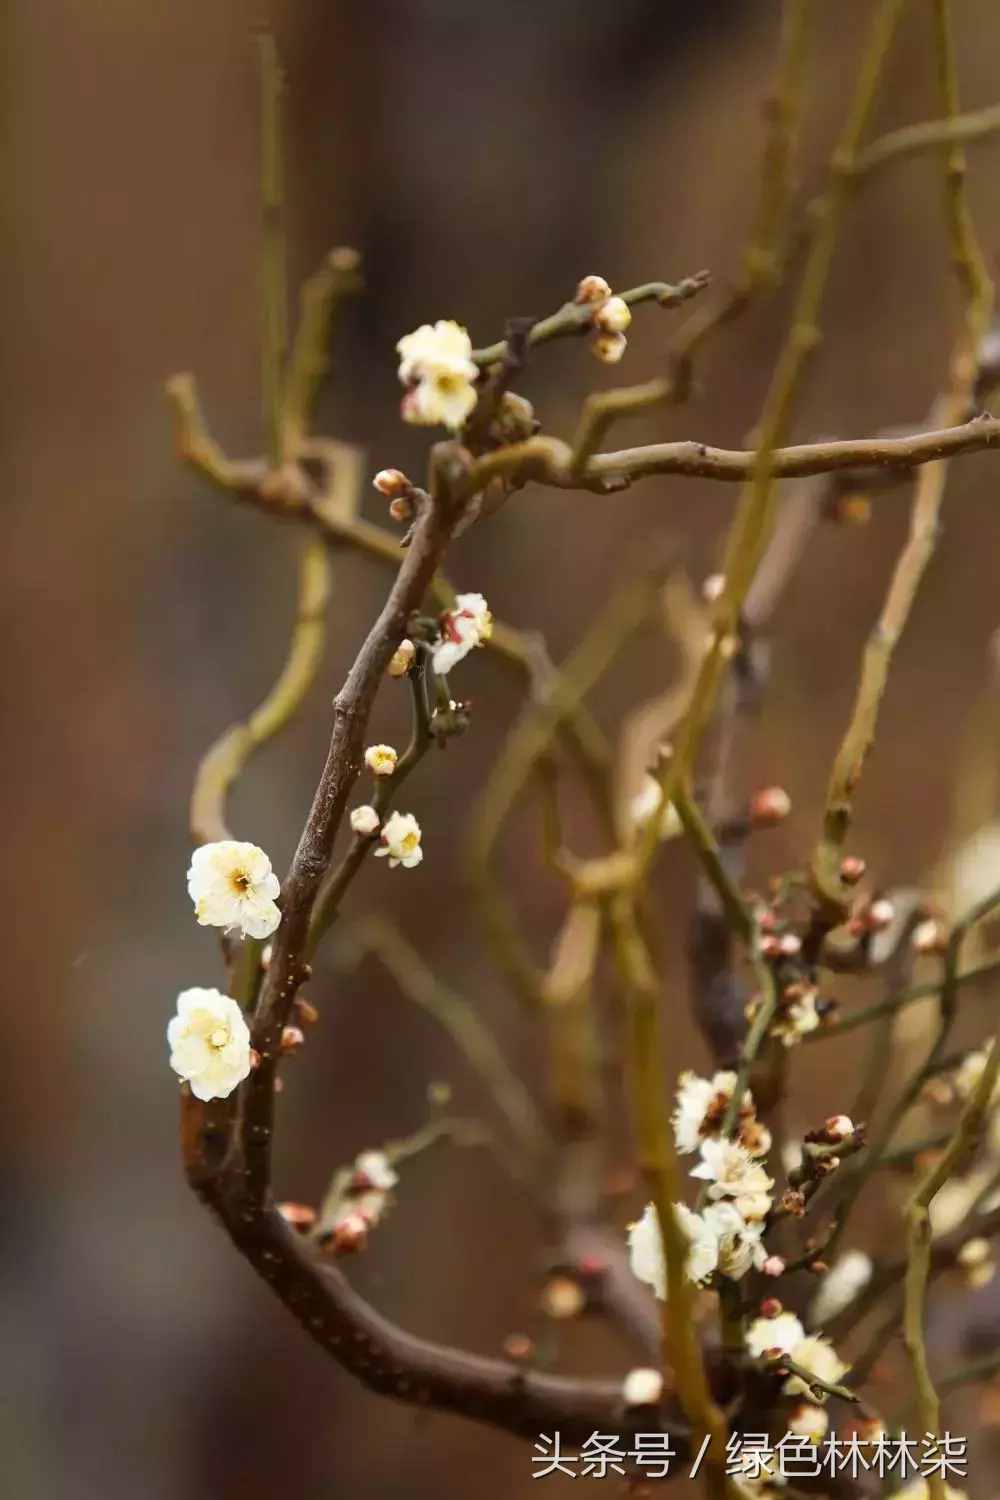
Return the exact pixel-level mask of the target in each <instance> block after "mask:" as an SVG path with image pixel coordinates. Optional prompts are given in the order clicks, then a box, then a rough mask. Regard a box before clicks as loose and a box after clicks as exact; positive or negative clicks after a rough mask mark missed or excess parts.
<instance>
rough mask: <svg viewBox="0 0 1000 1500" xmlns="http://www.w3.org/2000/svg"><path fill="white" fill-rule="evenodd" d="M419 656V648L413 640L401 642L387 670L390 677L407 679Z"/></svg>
mask: <svg viewBox="0 0 1000 1500" xmlns="http://www.w3.org/2000/svg"><path fill="white" fill-rule="evenodd" d="M416 656H417V648H416V646H415V645H414V644H413V642H412V641H411V640H403V641H400V643H399V645H398V646H397V647H396V649H395V651H394V652H393V653H392V658H391V660H390V662H389V666H388V668H387V670H388V673H389V676H390V677H405V676H406V674H407V672H408V671H409V670H410V668H411V667H412V666H413V663H414V661H415V660H416Z"/></svg>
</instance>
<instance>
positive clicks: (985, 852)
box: [950, 821, 1000, 917]
mask: <svg viewBox="0 0 1000 1500" xmlns="http://www.w3.org/2000/svg"><path fill="white" fill-rule="evenodd" d="M998 885H1000V821H998V822H995V823H987V824H986V826H985V827H984V828H978V829H977V830H976V832H975V833H974V834H973V835H972V836H971V838H968V839H966V840H965V843H964V844H962V845H961V846H960V847H959V848H958V850H957V851H956V853H955V855H954V858H953V859H952V864H951V893H950V894H951V901H950V905H951V909H952V912H953V913H954V915H955V916H956V917H962V916H964V915H965V914H966V912H968V911H969V910H970V909H971V908H972V907H974V906H978V904H979V902H980V901H985V899H986V897H987V896H988V895H989V894H990V892H991V891H995V890H996V888H997V886H998Z"/></svg>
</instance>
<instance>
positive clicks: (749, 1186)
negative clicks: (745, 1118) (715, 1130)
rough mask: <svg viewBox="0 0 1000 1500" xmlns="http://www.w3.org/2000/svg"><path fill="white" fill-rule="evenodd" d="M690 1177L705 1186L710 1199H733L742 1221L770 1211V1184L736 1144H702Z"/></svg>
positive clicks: (768, 1178) (762, 1172) (745, 1152)
mask: <svg viewBox="0 0 1000 1500" xmlns="http://www.w3.org/2000/svg"><path fill="white" fill-rule="evenodd" d="M691 1176H692V1177H698V1178H701V1179H702V1181H704V1182H707V1183H708V1184H709V1189H708V1195H709V1197H710V1198H732V1199H734V1200H735V1203H736V1207H737V1209H738V1210H739V1212H740V1213H741V1214H742V1216H743V1218H744V1219H747V1220H751V1219H762V1218H764V1216H765V1215H766V1214H767V1213H768V1211H769V1210H770V1207H771V1198H770V1192H771V1189H772V1187H773V1186H774V1182H773V1180H772V1178H770V1177H768V1175H767V1173H766V1171H765V1170H764V1168H763V1167H762V1166H761V1165H760V1163H759V1162H755V1161H754V1159H753V1157H752V1156H751V1155H750V1153H749V1152H748V1151H746V1150H745V1149H744V1148H743V1147H742V1146H741V1145H739V1143H738V1142H736V1141H728V1140H712V1139H709V1140H706V1141H702V1143H701V1161H700V1162H699V1163H698V1165H697V1166H696V1167H695V1168H694V1169H693V1170H692V1172H691Z"/></svg>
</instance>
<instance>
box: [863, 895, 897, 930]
mask: <svg viewBox="0 0 1000 1500" xmlns="http://www.w3.org/2000/svg"><path fill="white" fill-rule="evenodd" d="M895 916H896V908H895V907H894V906H893V904H892V902H891V901H887V900H886V898H885V897H884V896H881V897H880V898H879V899H878V900H877V901H873V902H872V904H871V906H869V908H868V910H867V912H866V913H865V921H866V923H867V926H868V930H869V932H884V931H885V929H886V928H887V927H890V926H891V925H892V923H893V921H894V919H895Z"/></svg>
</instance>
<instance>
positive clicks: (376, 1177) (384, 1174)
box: [324, 1151, 399, 1254]
mask: <svg viewBox="0 0 1000 1500" xmlns="http://www.w3.org/2000/svg"><path fill="white" fill-rule="evenodd" d="M398 1181H399V1177H398V1175H397V1173H396V1171H395V1168H394V1167H393V1166H392V1163H391V1162H390V1161H389V1158H388V1157H387V1156H386V1154H385V1152H384V1151H362V1152H361V1154H360V1155H359V1156H357V1157H356V1158H355V1161H354V1166H353V1169H352V1170H351V1173H350V1176H349V1178H348V1180H347V1183H346V1185H345V1187H344V1191H343V1193H342V1195H341V1199H340V1202H339V1203H338V1204H337V1207H336V1209H335V1211H334V1214H333V1219H332V1222H331V1224H330V1227H329V1231H328V1233H327V1234H326V1235H324V1242H326V1243H329V1244H330V1246H331V1248H332V1249H333V1250H336V1251H339V1252H340V1253H342V1254H343V1253H346V1252H348V1251H353V1250H360V1249H362V1248H363V1247H364V1244H365V1241H366V1240H367V1238H368V1234H369V1232H370V1231H371V1230H372V1229H374V1227H375V1226H376V1224H378V1223H379V1222H380V1220H381V1219H382V1216H383V1215H384V1213H385V1211H386V1208H387V1207H388V1205H389V1195H390V1193H391V1192H392V1189H393V1188H394V1187H395V1186H396V1184H397V1182H398Z"/></svg>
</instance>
